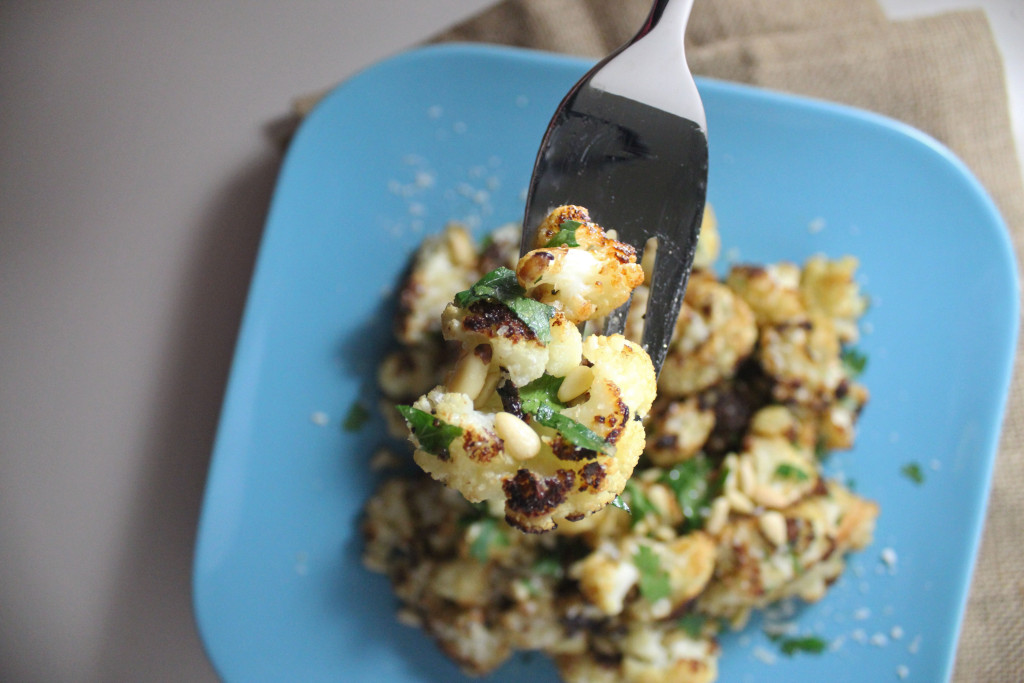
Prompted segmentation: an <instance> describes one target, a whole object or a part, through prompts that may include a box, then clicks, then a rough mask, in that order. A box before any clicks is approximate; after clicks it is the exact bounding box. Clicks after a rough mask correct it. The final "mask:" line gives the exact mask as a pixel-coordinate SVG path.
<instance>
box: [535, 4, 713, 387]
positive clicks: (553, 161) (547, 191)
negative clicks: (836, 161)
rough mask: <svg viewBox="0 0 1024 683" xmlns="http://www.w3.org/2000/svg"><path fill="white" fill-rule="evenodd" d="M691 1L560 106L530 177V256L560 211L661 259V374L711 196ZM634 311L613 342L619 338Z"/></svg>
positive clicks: (650, 346) (653, 302) (646, 335)
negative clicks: (579, 211) (574, 211)
mask: <svg viewBox="0 0 1024 683" xmlns="http://www.w3.org/2000/svg"><path fill="white" fill-rule="evenodd" d="M692 6H693V0H657V1H656V2H655V3H654V7H653V8H652V9H651V13H650V15H649V16H648V17H647V21H646V22H644V25H643V28H642V29H641V30H640V32H639V33H637V35H636V36H635V37H634V38H633V39H632V40H630V41H629V42H628V43H626V44H625V45H623V46H622V47H620V48H619V49H618V50H616V51H615V52H614V53H612V54H611V55H610V56H608V57H606V58H605V59H603V60H602V61H601V62H599V63H598V64H597V65H596V66H595V67H594V68H593V69H591V70H590V71H589V72H587V74H586V75H585V76H584V77H583V78H582V79H581V80H580V81H579V82H578V83H577V84H576V85H575V86H573V88H572V89H571V90H570V91H569V93H568V94H567V95H566V96H565V98H564V99H563V100H562V102H561V104H560V105H559V106H558V109H557V111H556V112H555V115H554V117H553V118H552V119H551V123H549V124H548V129H547V132H546V133H545V134H544V139H543V141H542V142H541V146H540V151H539V152H538V153H537V160H536V162H535V164H534V168H533V178H532V179H531V181H530V189H529V193H528V194H527V199H526V216H525V219H524V221H523V241H522V245H521V252H522V253H526V252H527V251H529V250H530V249H532V248H533V243H534V240H535V239H536V233H537V228H538V227H539V225H540V223H541V221H543V219H544V217H545V216H547V214H548V212H549V211H550V210H551V209H553V208H555V207H556V206H560V205H562V204H576V205H579V206H584V207H586V208H587V209H588V210H589V211H590V215H591V218H593V220H594V221H595V222H597V223H598V224H600V225H603V226H606V227H608V228H610V229H614V230H615V231H616V232H617V233H618V239H619V240H621V241H624V242H627V243H629V244H631V245H633V246H634V247H636V249H637V254H638V257H639V256H641V255H642V254H643V249H644V246H645V244H646V243H647V241H648V240H649V239H650V238H656V240H657V251H656V254H655V263H654V270H653V275H652V278H651V290H650V298H649V300H648V304H647V313H646V316H645V318H644V330H643V338H642V344H643V347H644V349H645V350H646V351H647V353H648V354H649V355H650V356H651V360H652V361H653V362H654V369H655V372H659V371H660V370H661V365H662V362H663V361H664V360H665V354H666V353H667V351H668V345H669V342H670V341H671V338H672V332H673V330H674V328H675V322H676V318H677V317H678V315H679V308H680V306H681V305H682V301H683V293H684V291H685V289H686V281H687V279H688V278H689V274H690V267H691V266H692V264H693V254H694V250H695V248H696V246H697V236H698V234H699V232H700V224H701V219H702V217H703V213H704V200H705V195H706V192H707V174H708V140H707V133H706V125H705V119H704V106H703V104H702V103H701V100H700V95H699V94H698V93H697V86H696V84H695V83H694V82H693V76H692V75H691V74H690V70H689V68H688V67H687V65H686V56H685V54H684V49H683V34H684V33H685V31H686V23H687V21H688V19H689V17H690V9H691V7H692ZM628 309H629V303H627V304H625V305H623V306H622V307H621V308H619V309H618V310H617V311H615V312H614V313H612V314H611V315H610V316H609V317H608V320H607V322H606V325H605V333H606V334H612V333H616V332H622V331H623V329H624V328H625V322H626V314H627V312H628Z"/></svg>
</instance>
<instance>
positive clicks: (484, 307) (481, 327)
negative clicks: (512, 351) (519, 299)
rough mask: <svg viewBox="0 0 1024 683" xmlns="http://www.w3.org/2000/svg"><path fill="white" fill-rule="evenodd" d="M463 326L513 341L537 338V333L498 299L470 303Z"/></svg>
mask: <svg viewBox="0 0 1024 683" xmlns="http://www.w3.org/2000/svg"><path fill="white" fill-rule="evenodd" d="M467 310H468V311H469V312H468V313H467V314H466V317H465V318H463V320H462V326H463V327H464V328H466V329H467V330H469V331H471V332H477V333H479V334H482V335H485V336H488V337H496V336H499V334H500V336H502V337H505V338H506V339H509V340H511V341H520V340H524V339H525V340H535V339H537V335H536V334H535V333H534V331H533V330H531V329H530V328H529V327H528V326H527V325H526V323H524V322H523V321H522V320H520V319H519V318H518V317H517V316H516V314H515V313H513V312H512V311H511V310H510V309H509V308H508V307H507V306H505V305H504V304H500V303H498V302H496V301H489V300H488V301H478V302H476V303H474V304H470V306H469V308H468V309H467Z"/></svg>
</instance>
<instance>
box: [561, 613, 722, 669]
mask: <svg viewBox="0 0 1024 683" xmlns="http://www.w3.org/2000/svg"><path fill="white" fill-rule="evenodd" d="M615 645H616V646H617V647H616V650H617V651H615V652H609V653H606V655H607V656H606V657H602V658H598V657H596V656H595V655H594V654H592V653H588V654H583V655H566V656H562V657H558V658H556V662H557V664H558V671H559V673H560V674H561V676H562V678H563V680H565V681H566V682H567V683H710V682H711V681H714V680H715V678H717V676H718V653H719V647H718V644H717V643H715V642H714V641H713V640H710V639H703V638H702V639H695V638H692V637H690V636H689V635H688V634H686V633H685V632H683V631H681V630H679V629H675V628H672V626H671V624H637V625H633V626H632V627H630V628H628V629H627V631H626V633H625V634H624V635H623V636H621V637H620V638H619V639H618V640H617V641H615Z"/></svg>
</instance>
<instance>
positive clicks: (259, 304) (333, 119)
mask: <svg viewBox="0 0 1024 683" xmlns="http://www.w3.org/2000/svg"><path fill="white" fill-rule="evenodd" d="M588 66H589V63H588V62H585V61H582V60H578V59H570V58H566V57H561V56H553V55H548V54H539V53H533V52H525V51H517V50H511V49H503V48H494V47H483V46H445V47H431V48H427V49H422V50H417V51H414V52H410V53H407V54H403V55H401V56H399V57H396V58H393V59H390V60H388V61H386V62H384V63H382V64H379V65H377V66H375V67H373V68H371V69H368V70H367V71H365V72H364V73H361V74H359V75H358V76H356V77H354V78H352V79H351V80H350V81H348V82H347V83H345V84H344V85H342V86H341V87H339V88H338V89H337V90H335V91H334V92H333V93H331V94H330V95H329V96H328V97H327V98H326V99H325V100H324V101H323V102H322V103H321V104H320V105H319V106H318V107H317V108H316V110H315V111H314V112H313V113H312V114H311V115H310V116H309V118H308V119H307V120H306V121H305V122H304V123H303V125H302V127H301V129H300V130H299V132H298V134H297V136H296V138H295V140H294V142H293V144H292V146H291V149H290V151H289V153H288V157H287V159H286V161H285V164H284V166H283V168H282V171H281V175H280V179H279V182H278V186H277V190H276V193H275V196H274V200H273V203H272V206H271V210H270V215H269V218H268V223H267V227H266V233H265V235H264V238H263V244H262V247H261V250H260V255H259V258H258V262H257V266H256V272H255V275H254V279H253V283H252V289H251V293H250V297H249V302H248V307H247V309H246V312H245V317H244V322H243V325H242V329H241V334H240V339H239V342H238V348H237V353H236V357H235V361H234V366H233V369H232V373H231V378H230V382H229V385H228V389H227V396H226V400H225V404H224V408H223V415H222V417H221V423H220V429H219V433H218V436H217V441H216V446H215V450H214V454H213V461H212V465H211V469H210V475H209V480H208V484H207V491H206V496H205V501H204V504H203V512H202V519H201V523H200V527H199V539H198V544H197V549H196V558H195V567H194V588H195V591H194V592H195V609H196V614H197V618H198V623H199V627H200V630H201V632H202V636H203V638H204V640H205V643H206V647H207V648H208V651H209V654H210V656H211V658H212V659H213V662H214V664H215V665H216V668H217V670H218V671H219V672H220V673H221V675H222V676H223V677H224V678H225V679H227V680H229V681H258V680H279V681H296V680H302V681H314V680H333V681H338V680H352V681H370V680H374V681H389V683H399V682H404V681H451V680H457V679H459V678H460V674H458V672H457V669H456V668H455V667H454V665H452V664H450V663H449V662H448V661H447V660H446V659H445V658H444V657H443V656H442V655H441V654H439V653H438V651H437V650H436V649H435V647H434V646H433V644H432V642H431V641H429V639H428V638H427V637H426V636H424V635H423V634H422V633H421V632H419V631H417V630H415V629H411V628H407V627H404V626H401V625H399V624H398V623H397V622H396V621H395V617H394V608H395V604H396V603H395V599H394V598H393V597H392V595H391V592H390V588H389V586H388V582H387V580H386V579H385V578H383V577H381V576H379V575H375V574H371V573H370V572H368V571H366V570H365V569H363V567H362V565H361V563H360V545H361V543H360V536H359V531H358V521H359V517H360V510H361V508H362V505H363V503H364V502H365V500H366V498H367V496H369V495H370V493H371V491H372V490H373V488H374V486H375V483H376V481H375V477H374V476H373V475H371V473H370V470H369V467H368V459H369V456H370V453H371V451H372V450H373V448H374V446H375V445H376V444H377V443H379V440H380V436H379V434H380V427H381V425H380V422H379V421H374V422H371V423H370V424H369V425H367V426H365V427H364V428H363V429H361V430H359V431H356V432H346V431H345V430H344V429H342V427H341V423H342V421H343V419H344V417H345V415H346V413H347V411H348V410H349V407H350V406H351V405H353V403H354V402H355V401H356V400H357V399H358V398H359V397H360V396H361V395H363V394H365V393H366V392H368V391H369V387H371V386H372V384H373V382H374V374H375V364H376V361H377V359H378V357H379V354H380V351H381V349H382V348H383V347H386V346H387V345H388V344H389V338H390V337H389V334H390V332H389V328H390V316H391V313H392V310H391V307H390V304H388V303H386V297H385V295H386V294H387V293H388V292H389V291H390V290H391V288H392V287H394V285H395V283H396V280H397V279H398V277H399V275H400V273H401V271H402V268H403V266H404V264H405V263H406V260H407V258H408V256H409V254H410V253H411V252H412V250H413V249H414V248H415V247H416V245H417V244H418V242H419V241H420V240H421V239H422V237H423V236H424V234H426V233H427V232H430V231H436V230H438V229H439V228H440V227H441V226H442V225H444V224H445V223H446V222H447V221H450V220H460V221H463V222H465V223H467V224H469V225H470V226H471V227H473V229H474V230H475V231H476V232H477V234H482V233H483V232H485V231H487V230H489V229H492V228H494V227H496V226H498V225H501V224H502V223H506V222H509V221H518V220H520V219H521V216H522V212H523V193H524V189H525V187H526V185H527V182H528V180H529V175H530V171H531V168H532V164H533V159H534V155H535V153H536V150H537V146H538V144H539V142H540V139H541V135H542V133H543V131H544V128H545V126H546V124H547V121H548V118H549V117H550V115H551V113H552V112H553V111H554V108H555V106H556V104H557V103H558V101H559V100H560V98H561V96H562V95H563V94H564V93H565V92H566V91H567V90H568V88H569V87H570V86H571V85H572V84H573V83H574V82H575V81H576V80H577V78H579V76H580V75H582V73H583V72H584V71H585V70H586V69H587V67H588ZM699 87H700V89H701V93H702V95H703V97H704V102H705V105H706V109H707V117H708V121H709V126H710V141H711V177H710V182H709V188H710V195H709V200H710V201H711V202H712V203H713V205H714V206H715V209H716V211H717V214H718V218H719V223H720V226H721V232H722V237H723V242H724V245H725V253H726V254H727V256H728V257H729V258H731V259H741V260H748V261H754V262H760V263H764V262H772V261H777V260H783V259H788V260H794V261H798V262H802V261H803V259H805V258H806V257H808V256H810V255H812V254H814V253H817V252H823V253H825V254H828V255H830V256H833V257H837V256H840V255H843V254H853V255H855V256H857V257H858V258H859V259H860V261H861V270H860V273H861V278H862V281H863V285H864V287H865V289H866V290H867V291H868V292H869V293H870V295H871V297H872V302H873V305H872V308H871V310H870V312H869V314H868V315H867V316H866V318H865V323H864V325H865V328H866V333H865V335H864V337H863V341H862V344H861V348H862V350H863V351H864V352H865V353H866V354H867V355H868V357H869V359H870V360H869V365H868V369H867V372H866V374H865V376H864V382H865V383H866V384H867V385H868V386H869V387H870V389H871V392H872V400H871V402H870V404H869V405H868V408H867V410H866V412H865V414H864V417H863V420H862V423H861V430H860V436H859V440H858V442H857V447H856V449H855V450H854V451H852V452H849V453H844V454H840V455H837V456H836V457H835V458H834V459H833V461H832V463H831V465H830V466H831V467H832V468H833V472H834V473H835V474H836V475H837V476H842V477H845V478H851V479H855V480H856V486H857V490H858V491H859V492H860V493H861V494H863V495H865V496H867V497H869V498H872V499H874V500H877V501H878V502H879V503H880V504H881V508H882V513H881V518H880V520H879V523H878V528H877V533H876V537H875V543H874V545H873V546H871V547H870V548H869V549H867V550H866V551H864V552H863V553H860V554H859V555H856V556H854V557H852V558H851V563H850V568H849V570H848V571H847V573H846V574H845V575H844V577H843V579H841V580H840V581H839V582H838V584H837V585H836V586H835V587H834V589H833V591H832V592H831V593H830V594H829V595H828V596H827V597H826V598H825V599H824V600H823V601H822V602H820V603H818V604H815V605H811V606H808V607H803V608H799V609H798V610H797V611H796V613H795V614H794V615H793V616H792V620H793V623H794V624H795V626H794V627H795V628H796V629H797V631H798V632H799V633H801V634H810V633H814V634H817V635H819V636H820V637H823V638H825V639H827V640H828V641H829V642H830V643H832V644H833V648H832V650H831V651H828V652H825V653H822V654H819V655H811V654H798V655H795V656H793V657H785V656H783V655H781V654H780V653H779V650H778V648H777V647H776V646H775V645H774V644H773V643H771V642H770V641H769V640H768V639H766V638H765V636H764V634H763V633H762V631H761V630H760V629H759V628H758V625H757V624H752V625H751V627H750V628H748V629H747V631H746V632H743V633H739V634H729V635H727V636H726V637H724V638H723V642H722V645H723V657H722V662H721V679H722V680H725V681H745V680H750V681H753V680H764V679H766V678H770V677H771V678H775V679H777V680H786V681H793V682H798V681H822V680H830V681H855V680H856V681H880V680H893V679H894V678H895V677H896V675H897V673H900V674H907V675H908V678H909V679H911V680H927V681H937V680H940V679H945V678H948V676H949V674H950V671H951V666H952V660H953V655H954V652H955V646H956V639H957V633H958V629H959V623H960V619H961V616H962V613H963V609H964V605H965V601H966V596H967V588H968V584H969V579H970V574H971V567H972V564H973V560H974V557H975V554H976V551H977V547H978V541H979V537H980V532H981V528H982V522H983V518H984V512H985V502H986V497H987V491H988V485H989V478H990V475H991V472H992V465H993V460H994V455H995V451H996V443H997V437H998V432H999V425H1000V419H1001V416H1002V412H1003V408H1004V402H1005V397H1006V394H1007V388H1008V384H1009V374H1010V363H1011V357H1012V354H1013V349H1014V341H1015V336H1016V332H1017V330H1016V325H1017V311H1018V300H1017V285H1016V270H1015V268H1014V265H1013V258H1012V254H1011V251H1010V246H1009V241H1008V238H1007V234H1006V230H1005V227H1004V225H1003V223H1002V221H1001V219H1000V218H999V216H998V214H997V213H996V211H995V209H994V208H993V205H992V203H991V201H990V200H989V199H988V198H987V197H986V195H985V193H984V191H983V190H982V189H981V187H980V186H979V184H978V183H977V182H976V181H975V180H974V179H973V178H972V177H971V175H970V174H969V173H968V172H967V171H966V170H965V168H964V166H963V165H962V164H961V163H960V162H958V161H957V160H956V159H955V158H954V157H953V156H952V155H951V154H950V153H949V152H948V151H946V150H945V149H943V148H942V147H941V146H940V145H938V144H937V143H935V142H934V141H933V140H931V139H929V138H927V137H926V136H924V135H922V134H921V133H919V132H917V131H914V130H912V129H910V128H908V127H906V126H904V125H901V124H898V123H894V122H892V121H889V120H886V119H883V118H880V117H878V116H875V115H871V114H865V113H863V112H859V111H854V110H851V109H846V108H842V107H837V106H833V105H829V104H823V103H820V102H815V101H810V100H804V99H796V98H792V97H786V96H782V95H778V94H772V93H767V92H762V91H758V90H754V89H750V88H745V87H740V86H736V85H730V84H725V83H718V82H713V81H701V82H700V83H699ZM911 463H916V464H918V465H919V467H920V469H921V471H922V473H923V475H924V482H923V483H921V484H915V483H914V482H913V481H911V479H909V478H908V477H906V476H905V475H903V474H901V469H902V468H904V466H906V465H908V464H911ZM883 558H884V559H883ZM772 660H774V663H766V661H767V662H771V661H772ZM903 667H905V669H904V668H903ZM527 677H528V678H530V680H537V681H555V680H557V676H556V674H555V670H554V667H553V666H552V665H551V664H550V663H548V662H547V661H546V660H545V658H544V657H539V656H538V657H532V658H527V657H522V658H518V659H515V660H514V661H512V662H510V663H509V664H507V665H506V666H505V667H503V668H502V669H500V670H499V671H498V672H497V673H496V674H495V675H494V677H493V680H497V681H514V680H524V679H526V678H527Z"/></svg>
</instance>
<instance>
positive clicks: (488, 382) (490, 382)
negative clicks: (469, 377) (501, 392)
mask: <svg viewBox="0 0 1024 683" xmlns="http://www.w3.org/2000/svg"><path fill="white" fill-rule="evenodd" d="M500 381H501V368H499V367H498V366H496V365H491V366H489V367H488V369H487V378H486V379H485V380H484V388H483V389H481V390H480V393H479V394H477V396H476V398H475V399H473V407H474V408H476V409H477V410H480V409H481V408H482V407H483V406H484V404H485V403H487V399H489V398H490V397H491V394H493V393H494V392H495V391H497V389H498V382H500Z"/></svg>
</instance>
